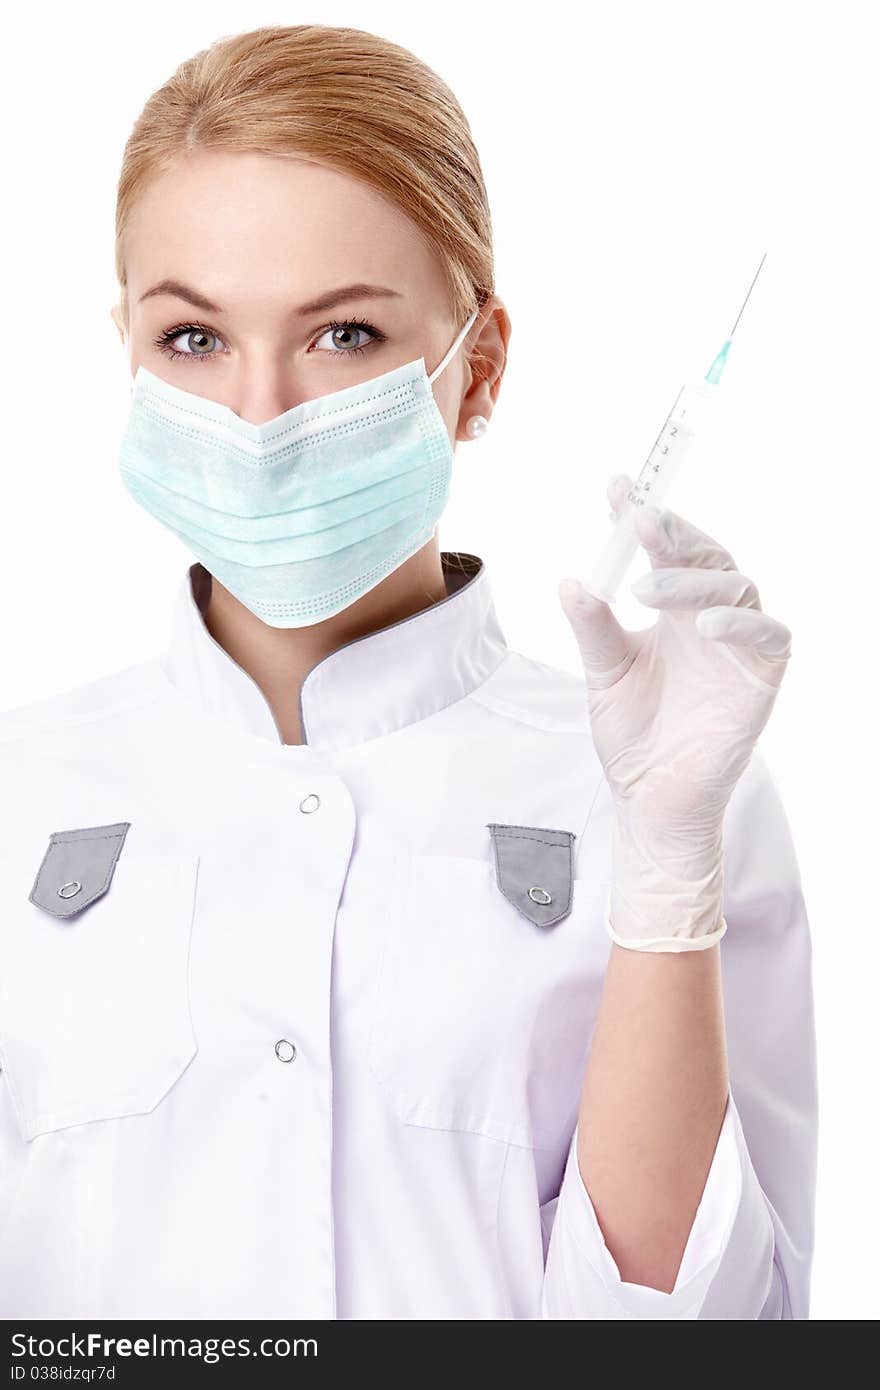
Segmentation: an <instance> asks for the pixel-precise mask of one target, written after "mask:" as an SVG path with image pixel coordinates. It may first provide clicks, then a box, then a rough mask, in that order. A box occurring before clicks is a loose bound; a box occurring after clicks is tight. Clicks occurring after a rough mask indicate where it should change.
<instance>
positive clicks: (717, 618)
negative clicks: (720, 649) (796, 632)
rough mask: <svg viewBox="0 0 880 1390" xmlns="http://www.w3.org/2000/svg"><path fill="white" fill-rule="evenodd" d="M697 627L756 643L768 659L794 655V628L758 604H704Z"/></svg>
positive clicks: (727, 638)
mask: <svg viewBox="0 0 880 1390" xmlns="http://www.w3.org/2000/svg"><path fill="white" fill-rule="evenodd" d="M695 627H696V628H697V631H698V632H699V633H700V635H701V636H702V637H713V638H716V639H717V640H718V641H720V642H728V643H730V644H731V645H732V646H741V647H753V648H754V650H755V651H757V652H759V653H760V655H761V656H763V657H766V659H767V660H768V661H773V662H780V661H782V662H784V661H787V660H788V658H789V657H790V656H791V629H790V628H787V627H786V626H785V623H781V622H779V620H778V619H777V618H771V617H770V615H769V614H768V613H762V612H760V610H755V609H754V608H726V607H719V608H704V609H703V611H702V612H701V613H698V614H697V617H696V620H695Z"/></svg>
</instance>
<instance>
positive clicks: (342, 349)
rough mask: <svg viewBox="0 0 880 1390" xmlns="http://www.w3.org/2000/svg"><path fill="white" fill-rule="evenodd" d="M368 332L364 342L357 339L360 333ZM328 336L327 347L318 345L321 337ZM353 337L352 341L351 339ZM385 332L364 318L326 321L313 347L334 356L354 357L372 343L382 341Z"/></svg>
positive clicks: (383, 340)
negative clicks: (325, 325) (328, 342)
mask: <svg viewBox="0 0 880 1390" xmlns="http://www.w3.org/2000/svg"><path fill="white" fill-rule="evenodd" d="M362 333H366V334H368V335H369V336H368V338H367V340H366V342H363V341H358V339H359V336H360V334H362ZM323 338H329V339H330V346H329V347H323V348H321V347H319V346H318V345H319V344H320V342H321V339H323ZM352 339H354V341H352ZM384 342H385V334H384V333H381V332H380V331H379V329H378V328H374V327H373V325H372V324H371V323H368V322H367V320H366V319H345V320H344V321H343V322H341V323H336V322H334V323H328V325H327V327H326V328H325V329H324V330H323V332H322V333H321V337H320V338H318V340H317V342H316V343H315V347H316V348H318V350H319V351H320V352H330V353H332V354H333V355H334V356H336V357H343V356H344V357H354V356H357V355H358V354H359V353H361V352H366V350H367V349H368V348H369V347H371V346H372V344H373V343H384Z"/></svg>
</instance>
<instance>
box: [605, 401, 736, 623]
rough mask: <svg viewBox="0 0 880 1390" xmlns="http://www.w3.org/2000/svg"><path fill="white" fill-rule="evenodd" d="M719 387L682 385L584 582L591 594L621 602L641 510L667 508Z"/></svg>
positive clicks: (635, 547)
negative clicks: (669, 495)
mask: <svg viewBox="0 0 880 1390" xmlns="http://www.w3.org/2000/svg"><path fill="white" fill-rule="evenodd" d="M717 389H718V388H717V386H713V385H711V384H710V383H709V382H707V381H705V380H700V381H696V382H693V383H691V384H690V385H688V386H684V387H682V389H681V391H680V392H679V394H678V396H677V398H676V401H675V404H674V405H673V407H672V410H671V411H670V412H669V415H668V416H667V418H666V422H665V424H664V426H663V429H662V430H661V431H660V434H659V435H658V437H657V442H656V443H655V445H654V447H653V448H652V450H651V452H650V454H649V455H648V459H647V461H646V463H645V465H644V467H643V468H642V470H641V472H640V473H639V476H638V478H637V479H636V480H635V482H634V484H633V486H632V488H631V489H630V491H629V493H628V494H627V500H626V502H625V503H624V505H623V508H622V509H621V511H620V512H619V513H618V514H617V517H616V518H615V520H614V522H613V525H612V530H611V535H610V536H609V537H608V540H607V542H606V544H605V546H604V547H603V549H602V552H601V554H600V555H599V558H598V560H597V561H596V564H595V565H594V567H593V569H592V571H591V572H590V574H589V576H588V577H587V578H586V579H584V580H583V581H582V582H583V585H584V588H585V589H587V590H588V591H589V593H591V594H594V595H595V597H596V598H600V599H602V600H603V601H604V602H605V603H614V602H615V600H616V598H617V591H618V589H619V588H620V584H621V581H622V580H623V578H624V577H625V575H626V572H627V570H628V569H629V567H630V565H631V564H632V559H633V556H634V555H635V553H636V551H637V550H638V548H639V545H640V542H639V538H638V534H637V532H636V530H635V524H634V522H635V514H636V512H637V511H638V509H639V508H640V507H642V506H645V505H647V504H652V505H654V506H660V505H661V504H662V502H663V499H664V498H665V496H666V493H667V490H668V488H669V484H670V482H671V481H672V477H673V475H674V474H675V473H676V472H677V470H678V467H679V465H680V463H681V461H682V459H683V458H684V456H685V454H686V453H687V451H688V449H689V447H690V445H691V443H692V441H693V439H694V436H695V434H696V432H697V429H698V427H699V425H700V423H701V422H702V419H703V414H704V411H705V409H706V404H707V402H708V401H710V400H711V399H712V398H713V396H714V394H715V393H716V391H717Z"/></svg>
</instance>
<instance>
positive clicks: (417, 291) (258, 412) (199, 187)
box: [111, 151, 509, 441]
mask: <svg viewBox="0 0 880 1390" xmlns="http://www.w3.org/2000/svg"><path fill="white" fill-rule="evenodd" d="M126 273H127V276H128V309H129V322H128V323H127V324H126V323H125V322H124V321H123V318H122V314H121V310H120V307H119V306H118V305H117V306H116V307H115V308H114V309H113V310H112V311H111V313H112V315H113V319H114V322H115V323H116V326H117V328H118V329H119V332H120V335H121V337H122V340H123V343H124V346H125V349H126V352H127V354H128V357H129V362H130V367H131V372H132V375H134V373H135V372H136V371H137V369H138V367H139V366H140V365H141V364H143V365H144V366H145V367H147V368H148V370H149V371H151V372H153V373H154V374H155V375H156V376H159V377H162V378H163V379H164V380H165V381H168V382H170V383H172V384H173V385H175V386H180V387H182V388H183V389H184V390H186V391H190V392H192V393H193V394H195V395H199V396H206V397H209V398H210V399H211V400H214V401H217V402H219V403H220V404H222V405H227V406H229V407H230V408H231V409H232V410H234V411H235V412H236V413H237V414H238V415H240V416H241V418H242V419H243V420H247V421H249V422H250V423H252V424H263V423H265V422H266V421H267V420H271V419H274V418H275V417H276V416H278V415H281V414H282V413H283V412H284V411H285V410H289V409H290V408H291V407H292V406H294V405H297V404H299V403H300V402H302V401H306V400H311V399H313V398H314V397H316V396H323V395H326V394H327V393H328V392H331V391H337V390H340V389H341V388H343V387H345V386H352V385H355V384H356V383H358V382H361V381H365V380H367V379H369V378H370V377H374V376H378V375H379V374H380V373H382V372H386V371H390V370H392V368H394V367H398V366H401V365H403V364H404V363H406V362H411V361H413V360H414V359H415V358H418V357H424V359H425V365H426V368H427V371H428V372H429V373H430V372H432V371H433V370H434V368H435V367H436V366H437V365H438V364H439V362H440V361H441V359H442V357H443V356H444V354H445V353H446V351H447V350H448V348H449V347H450V345H451V343H452V342H453V340H454V339H455V336H456V334H457V333H458V331H459V330H460V328H461V327H462V323H459V322H455V321H454V320H453V319H452V318H451V316H450V310H449V304H448V294H447V290H446V286H445V281H444V279H443V274H442V269H441V265H440V262H439V259H438V257H437V254H436V252H435V251H434V250H433V248H432V247H430V246H429V245H428V244H426V242H425V241H424V240H423V238H422V236H421V234H420V233H419V231H418V229H417V228H416V227H415V226H414V225H413V224H412V223H411V222H410V221H409V219H408V218H406V217H405V216H404V215H403V214H402V213H401V212H400V211H399V209H397V208H396V207H394V206H393V205H391V204H389V203H388V202H386V201H385V199H384V198H383V197H382V196H381V195H380V194H379V193H377V192H376V191H374V190H373V189H371V188H369V187H368V186H367V185H365V184H363V183H361V182H359V181H358V180H356V179H354V178H351V177H349V176H348V175H346V174H343V173H340V172H338V171H336V170H335V169H329V168H326V167H324V166H322V165H319V164H313V163H309V162H308V161H306V160H302V159H295V160H294V159H285V158H275V157H273V156H269V155H262V154H251V153H233V154H227V153H225V152H214V151H197V152H196V153H194V154H192V155H189V156H186V157H185V158H181V159H180V160H179V161H177V162H176V163H175V164H174V166H173V167H172V168H171V169H169V170H168V171H166V172H165V173H164V174H162V175H161V176H159V177H157V178H156V179H155V180H154V181H153V182H152V183H151V184H150V186H149V187H148V188H147V190H146V191H145V193H144V194H143V196H142V197H141V198H140V199H139V201H138V203H137V205H136V207H135V209H134V211H133V214H132V217H131V220H130V221H129V225H128V228H127V232H126ZM172 280H173V281H175V282H176V285H175V286H174V287H171V286H166V287H165V288H162V289H160V291H158V292H156V287H157V286H161V285H162V282H163V281H172ZM350 286H355V287H357V288H355V289H347V288H346V287H350ZM340 290H344V291H345V292H344V293H343V294H341V295H339V294H338V293H336V292H338V291H340ZM188 295H191V296H192V297H191V298H188V297H187V296H188ZM331 301H333V302H331ZM462 322H463V321H462ZM508 333H509V324H508V322H507V315H506V312H505V310H504V307H503V305H502V304H501V302H500V301H499V300H497V299H495V300H493V301H490V303H489V304H488V305H487V306H486V308H485V309H484V310H483V311H482V312H481V314H480V316H479V317H478V319H477V320H476V322H475V323H474V324H473V325H472V327H471V329H470V330H469V332H468V335H467V338H466V339H465V340H464V342H463V343H462V344H461V346H460V347H459V350H458V352H457V353H456V355H455V357H454V358H453V359H452V361H450V362H449V363H448V364H447V366H446V368H445V370H444V371H443V372H442V373H441V375H440V376H439V377H438V378H437V380H436V381H435V382H434V383H433V387H434V396H435V400H436V402H437V405H438V407H439V409H440V411H441V413H442V414H443V417H444V419H445V421H446V424H447V428H448V429H449V434H450V439H451V440H452V441H455V440H456V439H467V438H468V436H467V435H466V433H465V425H466V424H467V420H468V419H469V418H470V416H471V415H474V414H480V415H483V416H485V418H486V419H487V420H488V419H489V417H490V416H491V413H492V405H493V400H494V396H495V395H496V394H497V390H498V385H499V383H500V376H501V372H502V370H503V363H504V355H505V342H506V338H507V334H508ZM477 343H479V350H480V354H481V357H485V358H487V359H488V364H487V363H486V362H484V363H483V364H482V366H481V373H480V374H474V373H473V372H472V371H471V369H470V368H469V367H468V365H467V355H468V352H469V351H471V350H472V348H473V347H474V345H475V344H477ZM481 378H484V379H481Z"/></svg>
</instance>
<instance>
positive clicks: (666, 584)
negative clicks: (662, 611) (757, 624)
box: [630, 568, 761, 610]
mask: <svg viewBox="0 0 880 1390" xmlns="http://www.w3.org/2000/svg"><path fill="white" fill-rule="evenodd" d="M630 588H631V591H632V593H634V594H635V596H636V598H637V599H638V600H639V602H640V603H644V604H647V606H648V607H649V608H709V607H712V606H713V605H716V604H724V605H727V606H730V607H734V608H756V609H758V610H760V607H761V600H760V598H759V595H758V590H757V588H756V587H755V585H754V583H753V582H752V580H751V579H748V578H747V577H746V576H745V575H744V574H740V572H739V570H704V569H676V568H670V569H657V570H649V571H648V573H647V574H642V575H640V576H639V578H638V579H637V580H636V581H635V583H634V584H632V585H630Z"/></svg>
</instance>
